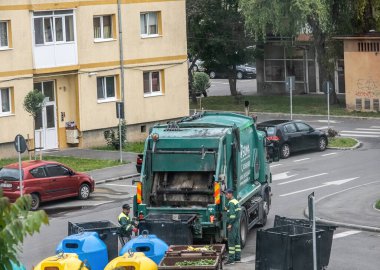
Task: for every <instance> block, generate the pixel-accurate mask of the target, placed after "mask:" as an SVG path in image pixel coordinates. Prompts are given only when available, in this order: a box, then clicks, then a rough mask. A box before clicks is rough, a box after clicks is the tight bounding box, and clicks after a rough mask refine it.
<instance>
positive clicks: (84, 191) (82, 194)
mask: <svg viewBox="0 0 380 270" xmlns="http://www.w3.org/2000/svg"><path fill="white" fill-rule="evenodd" d="M90 192H91V191H90V186H89V185H87V184H82V185H81V186H80V188H79V195H78V197H79V199H81V200H87V199H88V198H89V197H90Z"/></svg>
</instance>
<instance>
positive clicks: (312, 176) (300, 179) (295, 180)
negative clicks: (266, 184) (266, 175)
mask: <svg viewBox="0 0 380 270" xmlns="http://www.w3.org/2000/svg"><path fill="white" fill-rule="evenodd" d="M326 174H328V173H320V174H316V175H311V176H306V177H302V178H298V179H294V180H290V181H287V182H283V183H280V184H278V185H279V186H280V185H285V184H289V183H294V182H298V181H302V180H306V179H310V178H314V177H318V176H322V175H326Z"/></svg>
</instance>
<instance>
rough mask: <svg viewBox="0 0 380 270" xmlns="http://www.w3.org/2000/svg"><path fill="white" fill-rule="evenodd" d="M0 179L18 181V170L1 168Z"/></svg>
mask: <svg viewBox="0 0 380 270" xmlns="http://www.w3.org/2000/svg"><path fill="white" fill-rule="evenodd" d="M0 179H2V180H7V181H13V180H19V170H17V169H8V168H2V169H1V170H0Z"/></svg>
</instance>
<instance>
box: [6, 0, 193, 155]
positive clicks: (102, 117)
mask: <svg viewBox="0 0 380 270" xmlns="http://www.w3.org/2000/svg"><path fill="white" fill-rule="evenodd" d="M5 2H7V3H5ZM116 3H117V1H116V0H104V1H82V0H71V1H69V0H59V1H52V0H14V1H1V2H0V19H1V20H10V21H11V26H12V41H13V46H12V48H11V49H9V50H5V51H0V63H1V65H0V87H12V88H13V89H14V91H13V93H14V101H15V111H14V114H12V115H11V116H6V117H0V148H2V149H5V147H6V145H7V148H8V147H9V144H6V143H9V142H11V141H13V140H14V137H15V136H16V135H17V134H18V133H20V134H23V135H24V136H25V137H26V134H30V136H31V137H33V136H32V132H33V120H32V118H31V117H30V116H28V114H27V113H26V112H25V111H24V109H23V106H22V103H23V100H24V97H25V95H26V94H27V93H28V92H29V91H30V90H32V89H33V82H37V81H44V80H54V81H55V86H56V88H55V91H56V96H57V107H56V117H57V124H58V126H57V133H58V139H59V147H61V148H64V147H68V146H69V145H67V144H66V138H65V123H66V122H67V121H75V122H76V123H77V125H78V127H79V129H80V131H81V133H80V135H81V136H82V138H81V142H80V146H83V147H85V146H89V145H92V144H95V145H96V144H99V143H100V142H102V143H104V138H103V130H104V129H107V128H110V127H115V126H116V125H117V124H118V120H117V119H116V115H115V110H116V109H115V103H116V101H112V102H106V103H99V102H98V101H97V90H96V89H97V87H96V77H98V76H107V75H118V76H119V77H120V75H119V74H120V70H119V68H118V64H119V42H118V31H117V20H116V18H117V5H116ZM122 3H123V4H122V16H123V45H124V59H125V60H124V65H125V115H126V121H127V125H128V126H129V127H130V129H129V130H128V138H129V139H130V140H142V139H144V138H145V137H146V135H147V134H146V133H143V134H141V130H140V128H141V125H144V124H146V125H147V127H146V128H147V132H148V130H149V125H153V124H154V123H157V122H166V120H169V119H176V118H180V117H183V116H186V115H188V112H189V104H188V84H187V48H186V15H185V0H157V1H154V0H141V2H140V3H138V1H136V0H133V1H132V0H122ZM66 8H69V9H72V8H74V9H75V19H76V42H77V46H78V66H67V67H62V68H61V67H58V68H49V69H39V70H34V69H33V50H32V45H33V44H32V40H33V39H32V26H31V20H32V17H31V14H32V13H31V11H32V10H36V11H37V10H52V9H66ZM147 11H159V12H160V13H161V18H162V20H161V21H162V24H161V27H162V35H160V36H158V37H154V38H142V37H141V36H140V12H147ZM108 14H110V15H114V16H115V20H114V21H113V22H114V23H115V24H114V25H113V26H114V27H116V29H115V30H116V39H115V40H111V41H107V42H94V37H93V35H94V33H93V16H94V15H108ZM155 70H160V71H162V72H163V74H164V77H163V78H161V82H162V87H163V88H164V90H165V91H164V93H163V94H162V95H161V96H154V97H144V93H143V71H155ZM90 73H91V74H90ZM11 76H13V77H11ZM118 81H119V82H120V78H119V80H118ZM120 88H121V86H120V85H119V86H117V89H120ZM119 98H120V94H119V95H118V96H117V99H119ZM61 112H64V113H65V118H64V119H63V120H61ZM147 123H148V124H147ZM86 134H87V136H86ZM86 139H88V141H85V140H86Z"/></svg>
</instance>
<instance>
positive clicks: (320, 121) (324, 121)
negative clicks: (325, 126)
mask: <svg viewBox="0 0 380 270" xmlns="http://www.w3.org/2000/svg"><path fill="white" fill-rule="evenodd" d="M318 122H319V123H328V122H329V120H318ZM330 123H338V121H334V120H330Z"/></svg>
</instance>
